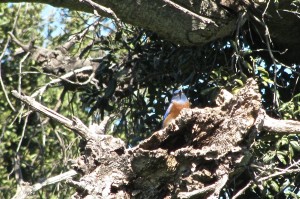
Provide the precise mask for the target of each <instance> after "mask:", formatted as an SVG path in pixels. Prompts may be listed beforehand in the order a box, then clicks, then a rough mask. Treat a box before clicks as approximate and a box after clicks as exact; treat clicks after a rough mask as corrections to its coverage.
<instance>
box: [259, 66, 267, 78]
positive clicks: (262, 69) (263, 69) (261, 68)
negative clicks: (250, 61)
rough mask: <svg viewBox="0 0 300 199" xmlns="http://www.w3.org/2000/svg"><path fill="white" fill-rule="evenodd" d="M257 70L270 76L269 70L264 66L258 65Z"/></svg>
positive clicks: (263, 74)
mask: <svg viewBox="0 0 300 199" xmlns="http://www.w3.org/2000/svg"><path fill="white" fill-rule="evenodd" d="M257 70H258V72H260V73H262V74H261V75H262V76H266V77H269V73H268V71H266V69H265V68H263V67H261V66H258V67H257Z"/></svg>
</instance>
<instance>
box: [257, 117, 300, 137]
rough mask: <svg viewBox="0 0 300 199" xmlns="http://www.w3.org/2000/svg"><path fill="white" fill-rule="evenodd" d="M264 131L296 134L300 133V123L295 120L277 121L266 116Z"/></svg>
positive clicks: (263, 125)
mask: <svg viewBox="0 0 300 199" xmlns="http://www.w3.org/2000/svg"><path fill="white" fill-rule="evenodd" d="M262 129H263V130H265V131H268V132H272V133H280V134H295V133H300V122H298V121H293V120H277V119H273V118H271V117H269V116H268V115H266V116H265V118H264V121H263V124H262Z"/></svg>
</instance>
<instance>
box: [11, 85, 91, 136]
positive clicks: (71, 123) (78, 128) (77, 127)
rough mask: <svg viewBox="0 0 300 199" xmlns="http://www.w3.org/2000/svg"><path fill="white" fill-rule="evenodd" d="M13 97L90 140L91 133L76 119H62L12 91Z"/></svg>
mask: <svg viewBox="0 0 300 199" xmlns="http://www.w3.org/2000/svg"><path fill="white" fill-rule="evenodd" d="M12 94H13V96H15V97H16V98H18V99H20V100H21V101H22V102H24V103H25V104H26V105H27V106H29V107H30V108H31V109H32V110H35V111H37V112H39V113H42V114H44V115H46V116H47V117H50V118H51V119H53V120H55V121H58V122H59V123H61V124H63V125H64V126H65V127H67V128H69V129H71V130H73V131H74V132H75V133H77V134H78V135H80V136H81V137H82V138H83V139H90V138H92V133H90V132H89V129H88V127H86V126H85V125H84V124H83V123H82V122H81V121H80V120H79V119H78V118H76V117H73V118H72V120H70V119H68V118H66V117H64V116H63V115H61V114H59V113H57V112H55V111H53V110H51V109H49V108H47V107H45V106H43V105H42V104H40V103H39V102H37V101H35V100H34V99H33V98H31V97H28V96H24V95H21V94H19V93H18V92H17V91H15V90H14V91H12Z"/></svg>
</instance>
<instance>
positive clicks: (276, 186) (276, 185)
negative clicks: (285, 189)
mask: <svg viewBox="0 0 300 199" xmlns="http://www.w3.org/2000/svg"><path fill="white" fill-rule="evenodd" d="M270 187H271V189H273V190H274V191H276V192H279V186H278V184H277V183H276V182H275V181H274V180H271V181H270Z"/></svg>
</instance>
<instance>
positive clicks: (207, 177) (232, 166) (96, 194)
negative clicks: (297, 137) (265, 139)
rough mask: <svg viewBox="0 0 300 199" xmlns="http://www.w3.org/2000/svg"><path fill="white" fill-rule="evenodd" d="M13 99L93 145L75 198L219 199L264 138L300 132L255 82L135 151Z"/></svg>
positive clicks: (80, 161) (86, 150)
mask: <svg viewBox="0 0 300 199" xmlns="http://www.w3.org/2000/svg"><path fill="white" fill-rule="evenodd" d="M13 95H14V96H15V97H17V98H19V99H20V100H22V101H23V102H24V103H26V104H27V105H29V106H30V107H31V108H32V109H34V110H36V111H38V112H41V113H43V114H46V115H47V116H49V117H51V118H53V119H56V120H57V121H59V122H61V123H62V124H64V125H65V126H66V127H68V128H70V129H72V130H74V132H75V133H78V134H79V135H81V137H82V138H83V139H84V140H85V142H84V147H83V151H82V155H81V156H80V157H78V158H77V159H75V160H73V161H71V162H72V166H71V167H72V169H74V170H75V171H77V173H79V174H81V177H80V179H78V180H75V179H73V180H69V181H68V183H69V184H70V185H71V186H74V187H76V190H77V192H76V193H75V194H74V195H73V198H89V197H93V198H143V199H144V198H151V199H153V198H217V197H218V196H219V194H220V190H221V189H222V188H223V187H224V186H225V185H226V184H227V183H229V182H230V181H231V180H233V179H234V178H235V177H237V176H239V175H240V174H241V173H242V172H243V171H244V170H245V169H246V168H247V166H248V165H249V164H250V163H251V157H252V154H251V153H250V151H249V148H250V147H251V144H252V141H253V138H254V137H255V136H256V135H257V134H259V133H261V132H262V131H269V132H275V133H282V132H289V131H290V132H291V133H300V130H299V125H300V122H296V121H283V120H275V119H272V118H270V117H269V116H267V115H266V113H265V111H264V110H263V109H262V108H261V96H260V94H259V93H258V87H257V85H256V82H255V80H253V79H249V80H248V82H247V84H246V86H245V87H244V88H243V89H241V90H240V92H239V93H238V94H237V95H236V96H232V95H231V94H229V93H228V92H226V91H223V92H221V94H220V96H219V97H218V99H217V104H218V106H217V107H214V108H209V107H207V108H204V109H199V108H194V109H184V110H182V111H181V114H180V115H179V117H178V118H177V119H176V120H175V121H174V122H172V123H171V124H170V125H169V126H168V127H166V128H165V129H162V130H160V131H157V132H155V133H153V135H152V136H151V137H149V138H148V139H146V140H144V141H142V142H141V143H140V144H139V145H138V146H136V147H134V148H129V149H126V147H125V144H124V142H123V141H122V140H121V139H119V138H114V137H112V136H111V135H105V134H103V133H105V132H104V131H102V130H101V131H100V132H99V131H98V132H97V133H96V132H94V131H93V130H91V129H88V128H87V127H86V126H85V125H84V124H82V123H80V122H78V121H77V120H74V121H73V124H72V122H71V121H70V120H68V119H66V118H64V117H63V116H61V115H59V114H54V116H53V111H51V110H48V109H47V108H45V107H43V106H42V105H38V104H37V103H38V102H36V101H34V100H33V99H32V98H30V97H27V96H23V95H20V94H18V93H17V92H13ZM65 121H66V122H65ZM104 123H105V121H104ZM270 123H273V125H270ZM78 124H80V125H78ZM276 124H278V125H279V126H278V125H276ZM103 125H104V126H105V124H101V125H100V126H102V127H101V129H105V128H103ZM93 128H94V127H93ZM291 129H293V130H292V131H291Z"/></svg>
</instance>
